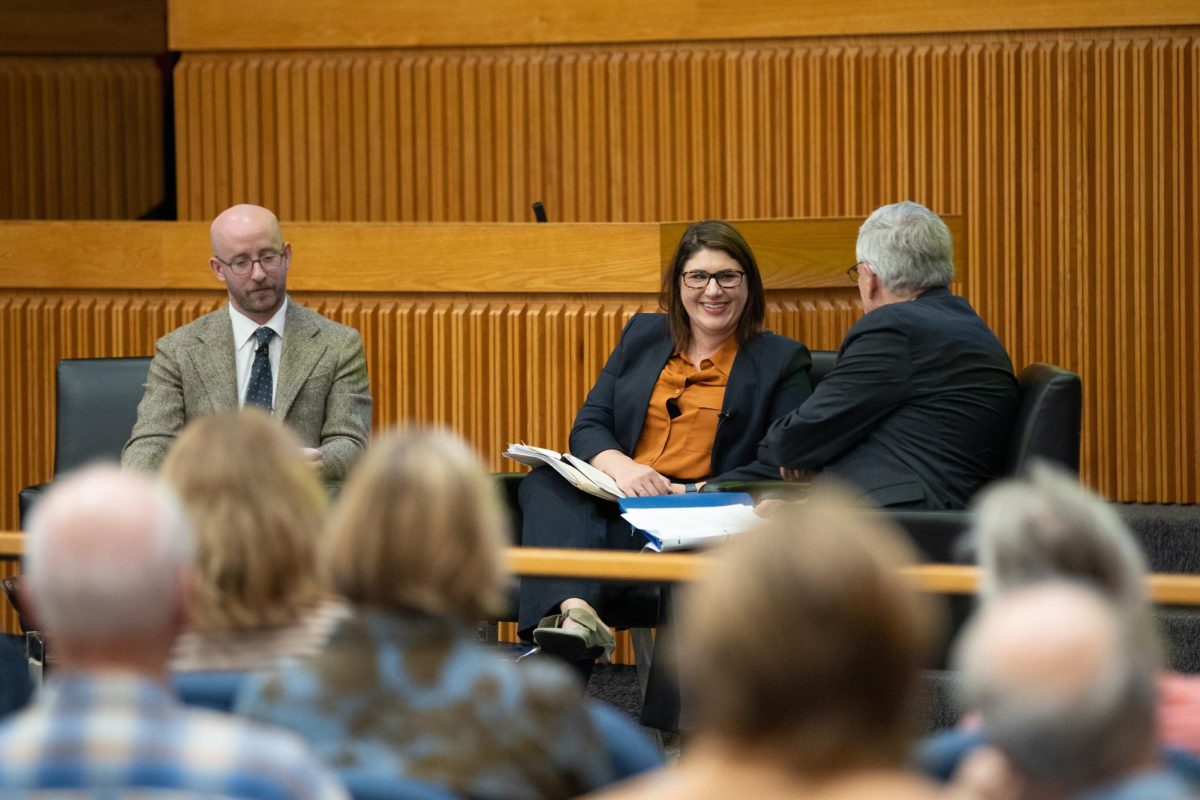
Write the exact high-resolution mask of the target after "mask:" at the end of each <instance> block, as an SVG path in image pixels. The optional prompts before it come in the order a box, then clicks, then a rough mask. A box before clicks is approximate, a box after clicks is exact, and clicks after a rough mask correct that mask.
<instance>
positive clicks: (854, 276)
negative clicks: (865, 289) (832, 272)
mask: <svg viewBox="0 0 1200 800" xmlns="http://www.w3.org/2000/svg"><path fill="white" fill-rule="evenodd" d="M865 263H867V262H865V261H859V262H858V263H856V264H855V265H854V266H853V267H851V268H850V269H848V270H846V277H847V278H849V279H850V280H851V282H853V283H858V268H859V267H861V266H862V265H863V264H865Z"/></svg>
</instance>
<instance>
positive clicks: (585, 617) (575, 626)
mask: <svg viewBox="0 0 1200 800" xmlns="http://www.w3.org/2000/svg"><path fill="white" fill-rule="evenodd" d="M559 609H560V610H561V611H562V613H561V614H555V615H552V616H549V617H545V618H544V619H542V621H541V622H540V623H539V624H538V626H537V628H536V629H535V630H534V632H533V641H534V642H535V643H536V644H537V645H538V647H540V648H541V649H542V652H544V653H546V654H548V655H552V656H556V657H558V658H561V659H563V660H564V661H589V662H590V661H592V660H594V659H596V658H603V659H604V660H605V661H607V660H608V657H609V655H610V654H611V653H612V650H613V646H614V645H615V641H614V640H613V634H612V630H611V629H610V628H609V627H608V626H607V625H605V624H604V623H603V622H601V621H600V616H599V615H598V614H597V613H596V610H595V609H594V608H592V607H591V605H590V604H589V603H587V602H586V601H584V600H580V599H579V598H569V599H567V600H564V601H563V602H562V603H561V604H560V605H559Z"/></svg>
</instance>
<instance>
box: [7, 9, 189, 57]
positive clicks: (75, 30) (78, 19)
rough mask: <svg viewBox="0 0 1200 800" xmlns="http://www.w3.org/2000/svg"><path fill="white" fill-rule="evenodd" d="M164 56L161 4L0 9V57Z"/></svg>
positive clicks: (164, 17)
mask: <svg viewBox="0 0 1200 800" xmlns="http://www.w3.org/2000/svg"><path fill="white" fill-rule="evenodd" d="M166 51H167V2H166V0H103V2H97V1H96V0H5V2H3V3H0V53H6V54H17V53H22V54H43V55H72V54H74V55H82V54H95V55H158V54H159V53H165V52H166Z"/></svg>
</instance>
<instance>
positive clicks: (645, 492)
mask: <svg viewBox="0 0 1200 800" xmlns="http://www.w3.org/2000/svg"><path fill="white" fill-rule="evenodd" d="M659 304H660V305H661V306H662V308H663V311H664V312H665V313H663V314H635V315H634V316H633V318H632V319H630V320H629V323H628V324H627V325H626V326H625V330H624V331H623V332H622V334H621V339H620V341H619V342H618V344H617V347H616V349H615V350H614V351H613V353H612V355H611V356H610V357H609V359H608V363H607V364H605V366H604V369H603V370H602V371H601V373H600V377H599V378H598V379H597V380H596V384H595V385H594V386H593V387H592V390H591V392H589V393H588V396H587V400H586V402H585V403H584V405H583V408H582V409H580V411H579V414H578V416H576V418H575V425H574V427H573V428H572V430H571V440H570V443H571V452H572V453H573V454H574V455H575V456H576V457H578V458H581V459H583V460H585V461H588V462H589V463H590V464H591V465H592V466H594V467H596V468H597V469H600V470H602V471H604V472H606V473H608V474H609V475H610V476H612V478H613V479H614V481H616V484H617V486H618V487H620V489H621V491H622V492H623V493H624V494H625V495H627V496H654V495H663V494H670V493H681V492H692V491H696V490H697V489H698V488H699V487H701V486H703V485H704V483H705V482H706V481H710V480H717V479H735V480H736V479H741V480H758V479H770V478H774V477H775V476H777V475H778V468H777V467H775V466H774V465H769V464H766V463H764V462H762V461H759V460H758V443H759V441H760V440H761V439H762V437H763V435H764V434H765V432H766V430H767V428H768V427H769V426H770V424H771V422H772V421H773V420H775V419H777V418H779V417H781V416H783V415H785V414H787V413H788V412H789V411H791V410H792V409H794V408H796V407H797V406H798V405H799V404H800V403H801V402H803V401H804V399H805V398H806V397H808V395H809V393H810V391H811V390H810V386H809V380H808V371H809V367H810V365H811V360H810V357H809V353H808V349H807V348H806V347H804V345H802V344H800V343H799V342H795V341H793V340H791V339H788V338H785V337H783V336H777V335H775V334H773V333H768V332H765V331H763V318H764V315H765V313H766V300H765V297H764V293H763V283H762V275H761V274H760V273H759V270H758V264H757V262H756V261H755V259H754V253H753V252H751V250H750V246H749V245H748V244H747V243H746V240H745V239H744V238H742V235H741V234H740V233H739V232H738V231H737V230H736V229H735V228H734V227H733V226H732V225H730V224H729V223H727V222H721V221H719V220H707V221H704V222H696V223H693V224H692V225H690V226H688V228H687V230H686V231H685V232H684V234H683V238H682V239H681V240H680V242H679V247H678V248H677V250H676V251H675V255H674V257H673V258H672V260H671V262H670V263H669V264H668V265H667V269H666V270H665V271H664V273H663V281H662V288H661V292H660V294H659ZM520 500H521V508H522V509H523V511H524V514H523V529H522V537H521V541H522V544H524V545H525V546H532V547H581V548H612V549H626V550H628V549H638V548H640V546H641V543H640V542H639V541H638V540H637V539H635V538H634V537H632V536H631V535H630V530H629V525H628V523H625V522H624V521H623V520H622V519H621V517H620V515H619V509H618V507H617V505H616V504H615V503H611V502H608V501H605V500H598V499H596V498H594V497H592V496H591V495H587V494H584V493H583V492H580V491H579V490H577V489H575V488H574V487H572V486H570V485H569V484H568V483H567V482H566V481H565V480H563V479H562V478H560V477H559V476H558V474H557V473H555V472H554V471H552V470H550V469H537V470H534V471H533V472H532V473H531V474H530V475H528V476H526V477H525V479H524V480H523V481H522V483H521V488H520ZM619 591H620V590H617V589H612V588H608V589H603V590H602V589H601V587H600V586H598V585H596V584H589V583H586V582H578V581H535V580H526V581H523V582H522V584H521V607H520V621H519V629H520V633H521V636H522V637H524V638H532V639H533V640H534V641H535V642H536V643H537V644H538V645H539V646H540V647H541V648H542V649H543V650H544V651H546V652H548V653H552V654H555V655H558V656H560V657H562V658H564V659H566V660H568V661H572V662H573V663H576V664H578V665H579V668H580V670H581V671H582V672H585V673H586V672H587V671H589V670H590V668H591V663H592V661H593V660H594V659H595V657H596V656H597V655H606V654H607V653H608V652H609V651H610V650H611V648H612V641H613V640H612V634H611V631H610V630H609V628H608V627H607V626H606V625H605V624H604V623H603V622H602V621H601V620H602V614H603V609H604V604H605V602H606V601H607V600H610V599H612V596H613V594H615V593H617V592H619Z"/></svg>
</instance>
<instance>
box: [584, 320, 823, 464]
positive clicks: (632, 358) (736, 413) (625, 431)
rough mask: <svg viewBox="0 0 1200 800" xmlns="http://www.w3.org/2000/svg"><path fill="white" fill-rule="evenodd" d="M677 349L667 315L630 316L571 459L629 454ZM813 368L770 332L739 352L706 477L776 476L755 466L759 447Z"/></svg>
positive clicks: (805, 392) (801, 396)
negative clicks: (616, 452) (609, 453)
mask: <svg viewBox="0 0 1200 800" xmlns="http://www.w3.org/2000/svg"><path fill="white" fill-rule="evenodd" d="M674 350H675V343H674V341H673V340H672V338H671V332H670V329H669V327H668V325H667V317H666V315H665V314H635V315H634V317H633V318H632V319H630V320H629V323H628V324H627V325H626V326H625V330H623V331H622V332H621V339H620V341H619V342H618V343H617V347H616V349H615V350H613V352H612V355H611V356H609V357H608V362H607V363H606V364H605V365H604V369H603V370H601V372H600V377H599V378H597V379H596V385H595V386H593V387H592V390H591V391H590V392H588V396H587V400H585V401H584V404H583V408H581V409H580V410H579V414H578V415H577V416H576V417H575V426H574V427H573V428H572V429H571V453H573V454H574V455H575V456H576V457H577V458H581V459H583V460H585V461H588V460H591V459H592V457H594V456H595V455H596V454H597V453H599V452H601V451H604V450H620V451H621V452H622V453H625V454H626V455H632V454H633V450H634V447H636V446H637V441H638V437H640V436H641V433H642V424H643V423H644V422H645V420H646V408H647V406H648V405H649V403H650V395H651V393H652V392H653V391H654V385H655V383H657V381H658V376H659V374H660V373H661V372H662V369H663V367H664V366H665V365H666V363H667V360H668V359H669V358H670V357H671V353H673V352H674ZM811 366H812V358H811V357H810V356H809V353H808V348H807V347H805V346H804V345H802V344H800V343H799V342H797V341H794V340H792V339H788V338H787V337H785V336H777V335H776V334H773V333H761V334H759V335H758V336H755V337H754V338H753V339H751V340H750V341H748V342H746V343H745V344H743V345H741V347H739V348H738V354H737V358H736V359H734V362H733V370H732V371H731V372H730V375H729V384H728V386H726V388H725V400H724V402H723V403H722V407H721V410H720V412H719V414H718V421H717V434H716V439H715V440H714V442H713V447H712V461H711V466H710V475H709V477H710V479H712V480H769V479H772V478H778V477H779V466H778V465H777V464H770V463H767V462H764V461H760V460H759V458H760V456H759V449H758V443H759V441H760V440H761V439H762V438H763V437H764V436H765V435H766V433H767V429H768V428H769V427H770V426H771V423H772V422H773V421H774V420H776V419H778V418H780V417H782V416H784V415H786V414H788V413H789V412H791V411H793V410H795V409H796V408H798V407H799V406H800V404H801V403H803V402H804V400H805V399H806V398H807V397H808V396H809V394H811V393H812V387H811V386H810V385H809V381H808V371H809V369H810V368H811ZM764 451H765V448H764ZM764 457H765V452H764Z"/></svg>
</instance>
